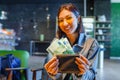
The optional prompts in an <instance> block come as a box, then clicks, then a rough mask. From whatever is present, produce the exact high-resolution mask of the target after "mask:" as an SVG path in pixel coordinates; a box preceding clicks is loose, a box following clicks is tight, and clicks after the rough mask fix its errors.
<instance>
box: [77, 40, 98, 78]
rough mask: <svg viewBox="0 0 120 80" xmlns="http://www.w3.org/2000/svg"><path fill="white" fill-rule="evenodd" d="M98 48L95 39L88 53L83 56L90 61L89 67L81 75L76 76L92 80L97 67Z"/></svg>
mask: <svg viewBox="0 0 120 80" xmlns="http://www.w3.org/2000/svg"><path fill="white" fill-rule="evenodd" d="M99 49H100V48H99V45H98V43H97V41H96V40H95V41H94V42H93V44H92V46H91V48H90V49H89V51H88V54H87V55H86V56H85V57H86V58H87V59H88V60H89V62H90V68H89V70H87V71H86V72H85V73H84V74H83V75H82V76H81V77H77V76H76V77H77V78H81V79H82V80H94V78H95V75H96V69H97V62H98V61H97V59H98V53H99Z"/></svg>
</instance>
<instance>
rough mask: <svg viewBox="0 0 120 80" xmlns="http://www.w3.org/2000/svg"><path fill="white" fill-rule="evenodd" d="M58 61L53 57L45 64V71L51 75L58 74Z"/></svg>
mask: <svg viewBox="0 0 120 80" xmlns="http://www.w3.org/2000/svg"><path fill="white" fill-rule="evenodd" d="M58 64H59V62H58V59H57V58H56V57H53V58H52V59H51V60H50V61H48V62H47V63H46V64H45V66H44V67H45V69H46V71H47V72H48V73H49V74H51V75H56V74H57V73H58Z"/></svg>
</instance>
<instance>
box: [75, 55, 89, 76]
mask: <svg viewBox="0 0 120 80" xmlns="http://www.w3.org/2000/svg"><path fill="white" fill-rule="evenodd" d="M75 63H76V64H77V65H78V68H79V71H80V73H79V74H80V75H82V74H84V73H85V72H86V70H88V69H89V65H90V63H89V61H88V59H87V58H85V57H84V56H83V55H80V57H76V61H75Z"/></svg>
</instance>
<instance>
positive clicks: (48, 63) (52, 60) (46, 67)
mask: <svg viewBox="0 0 120 80" xmlns="http://www.w3.org/2000/svg"><path fill="white" fill-rule="evenodd" d="M56 60H57V58H56V57H53V58H52V59H51V60H50V61H48V62H47V63H46V64H45V66H44V67H45V69H48V68H49V66H50V65H51V64H52V63H53V62H54V61H56Z"/></svg>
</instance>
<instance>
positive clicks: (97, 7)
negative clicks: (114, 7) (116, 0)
mask: <svg viewBox="0 0 120 80" xmlns="http://www.w3.org/2000/svg"><path fill="white" fill-rule="evenodd" d="M110 1H111V0H94V16H100V15H105V17H106V19H107V20H111V3H110Z"/></svg>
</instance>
